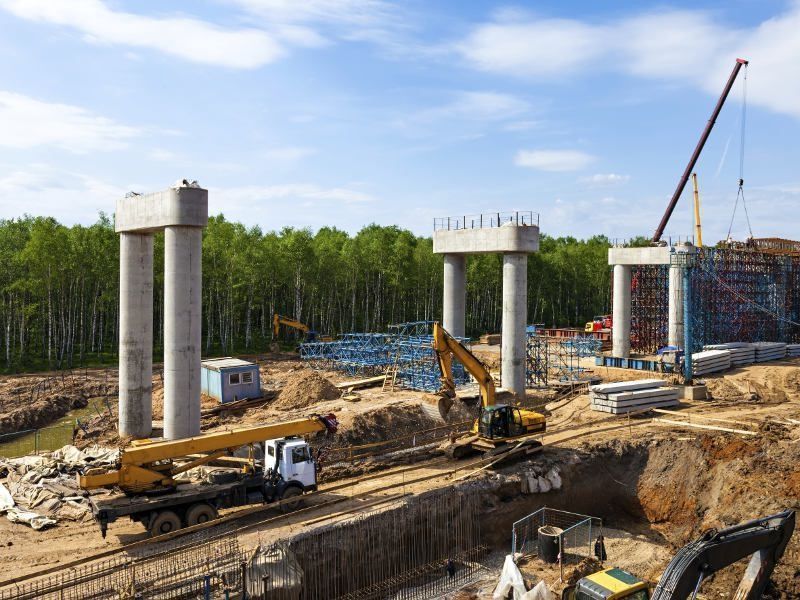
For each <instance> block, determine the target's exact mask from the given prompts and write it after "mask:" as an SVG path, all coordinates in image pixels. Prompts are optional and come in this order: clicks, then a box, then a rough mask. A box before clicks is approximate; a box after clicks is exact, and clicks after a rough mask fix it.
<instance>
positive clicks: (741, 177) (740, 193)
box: [727, 64, 753, 241]
mask: <svg viewBox="0 0 800 600" xmlns="http://www.w3.org/2000/svg"><path fill="white" fill-rule="evenodd" d="M746 123H747V65H746V64H745V66H744V80H743V82H742V116H741V137H740V140H739V190H738V191H737V192H736V202H735V203H734V205H733V214H732V215H731V224H730V226H728V237H727V239H728V240H729V241H730V239H731V231H732V230H733V220H734V219H735V218H736V209H737V208H738V206H739V198H740V197H741V199H742V208H743V209H744V216H745V218H746V219H747V229H748V231H749V232H750V237H751V238H752V237H753V227H752V226H751V225H750V214H749V213H748V212H747V203H746V202H745V199H744V141H745V131H746V128H745V125H746Z"/></svg>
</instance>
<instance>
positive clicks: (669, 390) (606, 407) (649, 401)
mask: <svg viewBox="0 0 800 600" xmlns="http://www.w3.org/2000/svg"><path fill="white" fill-rule="evenodd" d="M589 398H590V400H591V407H592V410H596V411H599V412H607V413H611V414H614V415H620V414H627V413H630V412H634V411H638V410H643V409H647V408H667V407H670V406H677V405H678V404H679V402H680V400H679V390H678V389H677V388H673V387H670V386H669V385H667V382H666V381H664V380H663V379H640V380H637V381H621V382H619V383H604V384H601V385H593V386H591V387H590V388H589Z"/></svg>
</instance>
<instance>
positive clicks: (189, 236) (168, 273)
mask: <svg viewBox="0 0 800 600" xmlns="http://www.w3.org/2000/svg"><path fill="white" fill-rule="evenodd" d="M202 236H203V231H202V229H201V228H200V227H182V226H171V227H166V228H165V229H164V437H165V438H167V439H178V438H184V437H189V436H193V435H198V434H199V433H200V348H201V343H202V340H201V329H200V328H201V312H200V303H201V288H202V271H201V266H202Z"/></svg>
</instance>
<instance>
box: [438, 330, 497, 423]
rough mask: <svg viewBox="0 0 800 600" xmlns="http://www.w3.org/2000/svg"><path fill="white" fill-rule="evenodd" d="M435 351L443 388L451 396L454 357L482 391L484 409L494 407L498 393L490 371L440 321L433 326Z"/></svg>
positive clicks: (453, 392) (453, 386) (454, 388)
mask: <svg viewBox="0 0 800 600" xmlns="http://www.w3.org/2000/svg"><path fill="white" fill-rule="evenodd" d="M433 349H434V350H435V351H436V360H437V361H438V363H439V370H440V371H441V375H442V377H441V379H442V388H443V391H445V392H446V393H447V394H448V395H449V396H451V397H452V396H455V390H456V386H455V381H454V379H453V357H455V358H456V359H457V360H458V361H459V362H460V363H461V364H462V365H464V368H465V369H466V370H467V372H468V373H469V374H470V375H472V376H473V377H474V378H475V381H477V382H478V386H480V390H481V403H482V404H483V406H484V407H486V406H493V405H494V403H495V398H496V395H497V391H496V389H495V385H494V379H492V376H491V374H490V373H489V370H488V369H487V368H486V366H485V365H484V364H483V363H482V362H481V361H480V360H479V359H478V357H477V356H475V355H474V354H473V353H472V352H470V351H469V350H468V349H467V348H466V347H465V346H464V345H463V344H462V343H461V342H459V341H458V340H457V339H455V338H454V337H453V336H451V335H450V334H449V333H447V331H445V328H444V327H442V326H441V325H440V324H439V323H438V321H437V322H436V323H434V324H433Z"/></svg>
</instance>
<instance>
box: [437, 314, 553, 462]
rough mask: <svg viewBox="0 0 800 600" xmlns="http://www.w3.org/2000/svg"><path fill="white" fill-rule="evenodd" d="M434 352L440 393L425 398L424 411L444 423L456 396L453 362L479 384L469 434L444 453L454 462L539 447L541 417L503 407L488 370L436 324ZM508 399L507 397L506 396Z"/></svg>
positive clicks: (510, 406) (543, 424)
mask: <svg viewBox="0 0 800 600" xmlns="http://www.w3.org/2000/svg"><path fill="white" fill-rule="evenodd" d="M433 349H434V350H435V352H436V360H437V362H438V364H439V371H440V372H441V382H442V387H441V389H440V390H439V391H438V392H437V393H436V394H434V395H431V396H428V397H427V398H426V401H425V404H423V408H425V407H428V408H426V410H425V412H426V413H428V414H429V415H431V416H433V417H434V418H441V420H443V421H444V420H445V419H446V418H447V415H448V414H449V413H450V409H451V408H452V406H453V401H454V399H455V398H457V396H456V386H455V380H454V379H453V359H456V360H458V361H459V362H460V363H461V364H462V365H464V368H465V369H466V370H467V372H468V373H469V374H470V375H472V377H473V378H474V379H475V380H476V381H477V382H478V386H479V388H480V393H481V408H480V413H479V414H478V418H477V419H476V420H475V422H474V423H473V425H472V429H471V431H470V432H469V434H467V435H465V436H464V437H461V438H459V439H456V440H454V441H453V442H452V443H451V444H450V445H449V446H448V447H447V449H446V451H447V453H448V454H449V455H450V456H452V457H453V458H461V457H463V456H466V455H467V454H470V453H473V452H494V451H497V452H502V451H504V450H506V449H510V448H511V444H513V445H514V447H522V446H538V445H540V443H539V442H538V440H537V439H536V435H535V434H538V433H542V432H544V431H545V429H546V427H547V424H546V420H545V417H544V415H542V414H540V413H537V412H534V411H532V410H525V409H522V408H519V407H518V406H513V405H509V404H504V403H503V402H502V401H501V397H502V396H504V395H505V394H504V393H503V392H500V393H498V390H497V388H496V387H495V384H494V379H492V376H491V374H490V373H489V369H487V368H486V365H484V364H483V363H482V362H481V361H480V360H479V359H478V357H476V356H475V355H474V354H473V353H472V352H470V351H469V350H468V349H467V348H466V347H465V346H464V345H463V344H462V343H461V342H459V341H458V340H457V339H455V338H454V337H453V336H451V335H450V334H449V333H448V332H447V331H445V329H444V327H442V326H441V325H440V324H439V323H438V322H436V323H434V324H433ZM509 396H510V394H509Z"/></svg>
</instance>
